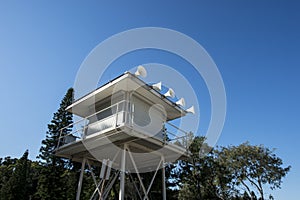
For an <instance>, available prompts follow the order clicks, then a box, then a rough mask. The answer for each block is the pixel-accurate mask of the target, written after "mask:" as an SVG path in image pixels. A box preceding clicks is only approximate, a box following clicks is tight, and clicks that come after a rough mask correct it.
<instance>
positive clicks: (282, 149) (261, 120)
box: [0, 0, 300, 200]
mask: <svg viewBox="0 0 300 200" xmlns="http://www.w3.org/2000/svg"><path fill="white" fill-rule="evenodd" d="M299 10H300V3H299V1H296V0H295V1H291V0H290V1H288V0H277V1H271V0H263V1H259V0H256V1H241V0H236V1H233V0H228V1H224V0H219V1H215V0H210V1H186V2H184V1H164V2H163V3H162V2H160V1H147V2H140V1H126V2H125V1H119V2H116V1H102V2H100V1H89V2H87V1H63V2H62V1H56V2H53V1H52V3H50V2H46V1H43V2H42V1H26V3H25V2H21V1H19V2H17V1H1V2H0V69H1V72H0V91H1V93H0V94H1V99H0V106H1V115H0V119H1V120H0V122H1V123H0V124H1V126H0V135H1V140H0V157H5V156H8V155H10V156H12V157H20V156H21V155H22V154H23V153H24V151H25V150H26V149H29V151H30V158H32V159H34V158H35V157H36V155H37V154H38V150H39V147H40V144H41V140H42V139H44V137H45V132H46V130H47V124H48V123H49V122H50V120H51V118H52V114H53V113H54V112H55V111H56V110H57V108H58V106H59V102H60V101H61V99H62V98H63V96H64V94H65V92H66V91H67V89H68V88H69V87H72V86H73V83H74V80H75V77H76V73H77V70H78V69H79V66H80V65H81V63H82V61H83V60H84V58H85V57H86V56H87V55H88V53H89V52H90V51H91V50H92V49H93V48H94V47H95V46H96V45H97V44H99V43H100V42H101V41H103V40H105V39H106V38H108V37H109V36H111V35H113V34H116V33H119V32H122V31H125V30H128V29H132V28H138V27H146V26H152V27H165V28H170V29H174V30H177V31H180V32H182V33H184V34H186V35H188V36H190V37H192V38H193V39H195V40H196V41H197V42H199V43H200V44H201V45H202V46H203V47H204V48H205V49H206V50H207V52H208V53H209V54H210V55H211V57H212V58H213V60H214V61H215V63H216V64H217V66H218V68H219V70H220V73H221V75H222V77H223V80H224V84H225V87H226V93H227V118H226V122H225V126H224V129H223V132H222V135H221V137H220V139H219V141H218V145H230V144H233V145H238V144H240V143H242V142H245V141H250V143H251V144H264V145H265V146H267V147H270V148H276V149H277V150H276V154H277V155H278V156H280V157H281V158H283V161H284V164H285V165H292V170H291V172H290V173H289V174H288V176H287V178H286V179H284V182H283V185H282V190H278V191H275V192H273V193H274V194H275V197H276V199H281V200H284V199H289V200H296V199H297V195H298V193H299V189H300V188H299V180H298V179H299V178H300V176H299V175H300V156H299V153H298V152H299V149H298V147H299V139H300V135H299V129H300V121H299V120H300V116H299V113H300V106H299V102H300V101H299V100H300V94H299V86H300V79H299V75H300V60H299V56H300V48H299V47H300V37H299V35H300V26H299V25H300V12H299ZM160 53H162V52H157V51H149V52H143V53H139V52H136V55H134V52H133V53H131V54H129V55H127V56H128V57H127V58H126V56H124V58H123V57H122V58H121V59H120V60H118V61H116V63H114V66H113V67H112V70H111V71H110V72H107V76H106V77H107V79H109V78H113V77H115V76H117V75H119V74H121V73H123V72H124V71H125V70H126V67H124V66H127V67H128V68H132V67H134V66H137V65H138V64H140V63H149V62H157V63H164V64H168V65H170V66H172V65H174V66H175V65H176V63H178V62H180V61H179V60H178V59H176V58H174V56H169V55H161V54H160ZM162 54H164V53H162ZM122 59H123V60H122ZM180 64H184V63H180ZM121 65H122V66H121ZM118 66H119V68H118ZM175 67H176V66H175ZM177 68H178V66H177ZM191 76H192V75H191ZM206 104H208V106H205V105H206ZM202 107H204V108H203V112H206V110H209V103H206V102H205V103H203V105H202ZM202 107H201V108H202ZM207 107H208V108H207ZM207 112H208V111H207ZM201 120H203V124H204V125H203V126H204V127H205V123H207V121H208V120H209V116H206V115H204V116H203V117H201ZM200 126H201V124H200ZM204 129H205V128H204Z"/></svg>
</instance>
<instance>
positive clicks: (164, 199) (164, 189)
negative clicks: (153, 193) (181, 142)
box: [161, 156, 167, 200]
mask: <svg viewBox="0 0 300 200" xmlns="http://www.w3.org/2000/svg"><path fill="white" fill-rule="evenodd" d="M161 159H162V190H163V191H162V194H163V200H166V199H167V193H166V170H165V158H164V157H163V156H162V158H161Z"/></svg>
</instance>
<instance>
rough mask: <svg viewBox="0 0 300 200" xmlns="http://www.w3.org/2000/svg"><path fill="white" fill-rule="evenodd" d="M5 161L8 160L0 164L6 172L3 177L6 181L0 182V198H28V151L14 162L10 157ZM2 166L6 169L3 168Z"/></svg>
mask: <svg viewBox="0 0 300 200" xmlns="http://www.w3.org/2000/svg"><path fill="white" fill-rule="evenodd" d="M6 161H8V162H6V163H4V164H3V165H2V166H1V168H2V170H3V171H6V173H7V174H6V176H5V175H4V177H3V178H5V179H6V181H3V182H2V184H3V185H2V187H1V192H0V194H1V195H0V196H1V199H3V200H4V199H5V200H14V199H29V196H30V185H31V184H30V179H29V173H30V161H29V160H28V151H26V152H25V153H24V155H23V156H22V157H21V158H20V159H19V160H17V161H16V162H14V160H10V159H7V160H6ZM11 161H12V162H11ZM4 166H5V167H6V169H4V168H5V167H4ZM2 170H1V171H2Z"/></svg>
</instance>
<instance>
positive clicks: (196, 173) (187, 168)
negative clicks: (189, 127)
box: [174, 137, 231, 200]
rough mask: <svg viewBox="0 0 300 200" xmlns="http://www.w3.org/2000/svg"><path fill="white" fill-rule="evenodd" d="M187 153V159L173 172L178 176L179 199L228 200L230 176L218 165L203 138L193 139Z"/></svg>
mask: <svg viewBox="0 0 300 200" xmlns="http://www.w3.org/2000/svg"><path fill="white" fill-rule="evenodd" d="M189 152H190V156H189V158H187V159H186V160H183V161H179V165H178V167H177V170H176V171H175V172H174V173H175V174H179V178H178V179H177V183H178V186H179V188H180V191H179V199H195V200H196V199H203V200H204V199H229V197H230V196H231V190H229V188H230V187H231V186H230V181H231V175H230V173H229V172H228V171H227V170H226V169H225V168H224V166H222V165H220V163H219V162H218V160H217V158H216V156H215V153H214V151H212V148H211V147H209V146H208V145H207V144H206V143H205V138H204V137H195V138H194V139H193V140H192V142H191V145H190V146H189ZM199 152H200V153H201V155H200V154H199Z"/></svg>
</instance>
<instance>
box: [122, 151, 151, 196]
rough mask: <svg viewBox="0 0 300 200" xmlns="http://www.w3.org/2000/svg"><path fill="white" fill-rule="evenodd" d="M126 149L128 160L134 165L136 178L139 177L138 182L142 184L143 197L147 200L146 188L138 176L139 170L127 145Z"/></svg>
mask: <svg viewBox="0 0 300 200" xmlns="http://www.w3.org/2000/svg"><path fill="white" fill-rule="evenodd" d="M127 150H128V154H129V157H130V160H131V162H132V164H133V167H134V169H135V171H136V174H137V176H138V179H139V181H140V184H141V186H142V189H143V192H144V194H145V197H144V199H148V200H149V197H148V194H147V191H146V188H145V186H144V183H143V181H142V178H141V176H140V173H139V170H138V169H137V166H136V164H135V161H134V159H133V156H132V154H131V152H130V150H129V148H128V147H127Z"/></svg>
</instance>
